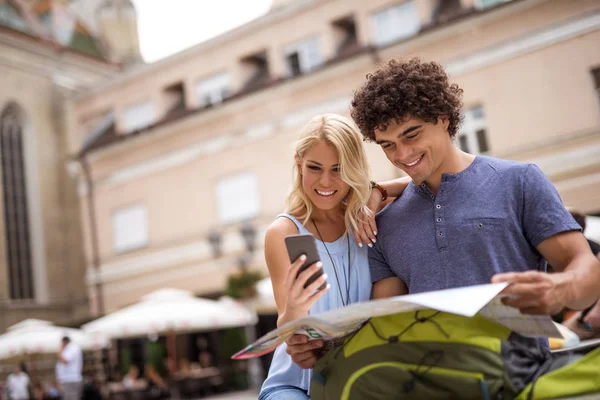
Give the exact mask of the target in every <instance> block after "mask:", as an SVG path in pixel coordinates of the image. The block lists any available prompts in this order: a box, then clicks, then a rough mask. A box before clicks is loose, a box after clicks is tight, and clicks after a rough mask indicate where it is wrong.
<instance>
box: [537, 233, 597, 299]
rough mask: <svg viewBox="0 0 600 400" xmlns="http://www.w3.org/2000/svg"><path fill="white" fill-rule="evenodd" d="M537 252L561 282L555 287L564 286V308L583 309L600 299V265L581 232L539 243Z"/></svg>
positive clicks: (563, 234) (565, 234)
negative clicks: (563, 283) (564, 284)
mask: <svg viewBox="0 0 600 400" xmlns="http://www.w3.org/2000/svg"><path fill="white" fill-rule="evenodd" d="M538 251H539V252H540V254H541V255H542V256H543V257H544V259H546V260H547V261H548V263H549V264H550V265H552V267H553V268H554V269H555V271H557V272H558V273H557V274H555V275H558V277H557V278H562V279H556V280H557V281H558V283H559V284H560V283H562V282H566V284H567V287H565V293H566V294H567V298H566V299H565V300H566V301H565V304H564V305H565V306H566V307H569V308H571V309H573V310H580V309H584V308H586V307H588V306H590V305H591V304H593V303H594V302H595V301H596V300H598V298H600V261H599V260H598V259H597V258H596V257H595V256H594V254H593V253H592V251H591V250H590V246H589V244H588V243H587V240H585V237H584V236H583V234H582V233H581V232H577V231H571V232H565V233H561V234H558V235H556V236H552V237H551V238H549V239H546V240H544V241H543V242H542V243H540V245H539V246H538ZM569 285H570V287H569Z"/></svg>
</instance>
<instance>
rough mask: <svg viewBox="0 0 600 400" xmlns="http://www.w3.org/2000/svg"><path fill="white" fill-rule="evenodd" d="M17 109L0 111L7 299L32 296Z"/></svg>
mask: <svg viewBox="0 0 600 400" xmlns="http://www.w3.org/2000/svg"><path fill="white" fill-rule="evenodd" d="M19 117H20V115H19V110H18V109H17V108H16V106H14V105H9V106H7V107H6V108H5V109H4V111H2V114H0V167H1V168H2V197H3V203H4V204H3V205H4V229H5V230H4V236H5V238H6V239H5V240H6V261H7V264H8V280H9V288H10V298H11V299H15V300H28V299H34V297H35V296H34V293H33V276H32V259H31V240H30V232H29V213H28V209H27V208H28V207H27V185H26V181H25V154H24V140H23V127H22V124H21V120H20V118H19Z"/></svg>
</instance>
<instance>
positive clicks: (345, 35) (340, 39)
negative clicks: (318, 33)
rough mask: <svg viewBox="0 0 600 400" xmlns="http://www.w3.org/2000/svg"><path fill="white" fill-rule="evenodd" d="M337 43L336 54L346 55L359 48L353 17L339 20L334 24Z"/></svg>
mask: <svg viewBox="0 0 600 400" xmlns="http://www.w3.org/2000/svg"><path fill="white" fill-rule="evenodd" d="M331 25H332V27H333V33H334V37H335V42H336V54H337V55H338V56H339V55H345V54H348V53H351V52H352V51H353V50H356V49H358V48H359V43H358V35H357V33H356V23H355V22H354V17H353V16H348V17H345V18H341V19H338V20H336V21H333V22H332V24H331Z"/></svg>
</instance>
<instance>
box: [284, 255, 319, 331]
mask: <svg viewBox="0 0 600 400" xmlns="http://www.w3.org/2000/svg"><path fill="white" fill-rule="evenodd" d="M305 261H306V256H305V255H301V256H300V257H298V259H296V261H294V262H293V263H292V266H291V268H290V269H289V271H288V273H287V276H286V278H285V283H284V285H285V289H286V292H287V294H288V295H287V298H286V302H285V309H284V312H283V314H282V315H281V317H280V324H282V323H285V322H289V321H293V320H296V319H298V318H303V317H306V316H307V315H308V310H310V308H311V307H312V305H313V304H315V302H316V301H317V300H319V299H320V298H321V296H323V294H325V292H326V291H327V290H328V289H329V287H330V285H327V286H326V287H325V289H323V290H317V289H318V288H319V287H320V286H322V285H323V284H326V283H327V274H322V275H321V276H319V278H317V279H316V280H315V281H314V282H312V283H311V284H310V285H308V286H307V287H306V288H305V287H304V285H305V284H306V282H307V281H308V280H309V279H310V278H311V277H312V276H313V275H314V274H315V273H316V272H318V271H319V270H320V269H321V268H323V264H322V263H321V262H320V261H318V262H316V263H314V264H312V265H310V266H309V267H308V268H306V269H305V270H304V271H302V272H300V274H298V271H299V270H300V267H302V265H303V264H304V262H305ZM296 275H297V276H298V277H297V278H296Z"/></svg>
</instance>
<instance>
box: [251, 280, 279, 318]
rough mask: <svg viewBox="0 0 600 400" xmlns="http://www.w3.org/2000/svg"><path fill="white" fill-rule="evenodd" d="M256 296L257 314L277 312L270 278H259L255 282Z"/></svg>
mask: <svg viewBox="0 0 600 400" xmlns="http://www.w3.org/2000/svg"><path fill="white" fill-rule="evenodd" d="M256 291H257V292H258V296H257V299H256V304H255V310H256V312H258V313H259V314H277V304H276V303H275V295H274V294H273V284H272V283H271V278H269V277H267V278H264V279H261V280H260V281H258V283H257V284H256Z"/></svg>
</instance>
